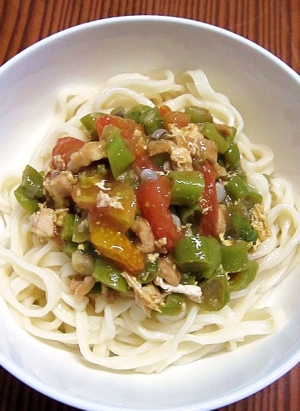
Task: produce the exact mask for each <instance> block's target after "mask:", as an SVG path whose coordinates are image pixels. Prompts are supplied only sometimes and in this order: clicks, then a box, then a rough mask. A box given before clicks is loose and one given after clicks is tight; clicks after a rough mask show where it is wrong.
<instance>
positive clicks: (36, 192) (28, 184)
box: [21, 165, 43, 199]
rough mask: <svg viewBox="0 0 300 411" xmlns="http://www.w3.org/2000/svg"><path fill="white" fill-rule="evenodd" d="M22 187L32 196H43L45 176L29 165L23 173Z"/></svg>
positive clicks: (36, 197) (37, 197)
mask: <svg viewBox="0 0 300 411" xmlns="http://www.w3.org/2000/svg"><path fill="white" fill-rule="evenodd" d="M21 185H22V187H23V188H24V189H25V192H26V195H27V196H28V197H30V198H35V199H39V198H42V197H43V176H42V174H41V173H39V172H38V171H37V170H36V169H35V168H33V167H31V166H30V165H27V166H26V167H25V169H24V171H23V174H22V183H21Z"/></svg>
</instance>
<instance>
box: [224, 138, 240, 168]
mask: <svg viewBox="0 0 300 411" xmlns="http://www.w3.org/2000/svg"><path fill="white" fill-rule="evenodd" d="M223 159H224V163H225V167H226V168H227V169H228V170H230V171H234V170H237V169H238V168H239V166H240V160H241V158H240V150H239V148H238V146H237V144H236V143H231V144H230V146H229V148H228V150H227V151H225V153H224V155H223Z"/></svg>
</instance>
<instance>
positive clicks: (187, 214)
mask: <svg viewBox="0 0 300 411" xmlns="http://www.w3.org/2000/svg"><path fill="white" fill-rule="evenodd" d="M178 214H179V217H180V220H181V222H182V224H183V225H185V224H188V223H193V222H195V219H197V217H199V216H200V215H201V206H200V202H198V203H194V204H192V205H191V206H183V207H178Z"/></svg>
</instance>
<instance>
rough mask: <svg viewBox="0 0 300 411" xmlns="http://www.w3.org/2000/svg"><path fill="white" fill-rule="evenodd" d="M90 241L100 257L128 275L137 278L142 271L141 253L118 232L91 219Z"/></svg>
mask: <svg viewBox="0 0 300 411" xmlns="http://www.w3.org/2000/svg"><path fill="white" fill-rule="evenodd" d="M90 240H91V242H92V244H93V245H94V247H95V249H96V250H97V251H98V253H99V254H100V255H103V256H104V257H106V258H109V259H110V260H112V261H113V262H114V264H115V265H116V266H117V267H119V268H121V269H123V270H125V271H127V272H128V273H129V274H132V275H136V276H137V275H138V274H139V273H140V272H141V271H142V270H143V269H144V266H145V262H144V255H143V253H142V252H141V251H140V250H139V249H138V248H137V247H136V246H135V245H134V244H133V243H131V242H130V240H129V239H128V238H127V237H126V236H125V235H124V234H122V233H121V232H120V231H117V230H115V229H113V228H112V227H109V226H106V225H104V224H103V225H102V224H97V222H95V221H93V220H92V219H91V220H90Z"/></svg>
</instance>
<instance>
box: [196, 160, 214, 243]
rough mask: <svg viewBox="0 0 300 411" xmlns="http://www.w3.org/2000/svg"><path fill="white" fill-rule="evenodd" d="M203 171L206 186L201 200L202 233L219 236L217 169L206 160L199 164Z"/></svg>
mask: <svg viewBox="0 0 300 411" xmlns="http://www.w3.org/2000/svg"><path fill="white" fill-rule="evenodd" d="M198 168H199V170H200V171H201V172H202V174H203V177H204V181H205V186H204V190H203V194H202V198H201V200H200V204H201V207H202V212H203V213H202V217H201V221H200V234H202V235H211V236H213V237H218V232H217V224H218V196H217V189H216V181H215V170H214V166H213V165H212V163H211V162H210V161H208V160H206V161H205V162H204V163H203V164H201V165H200V166H198Z"/></svg>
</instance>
